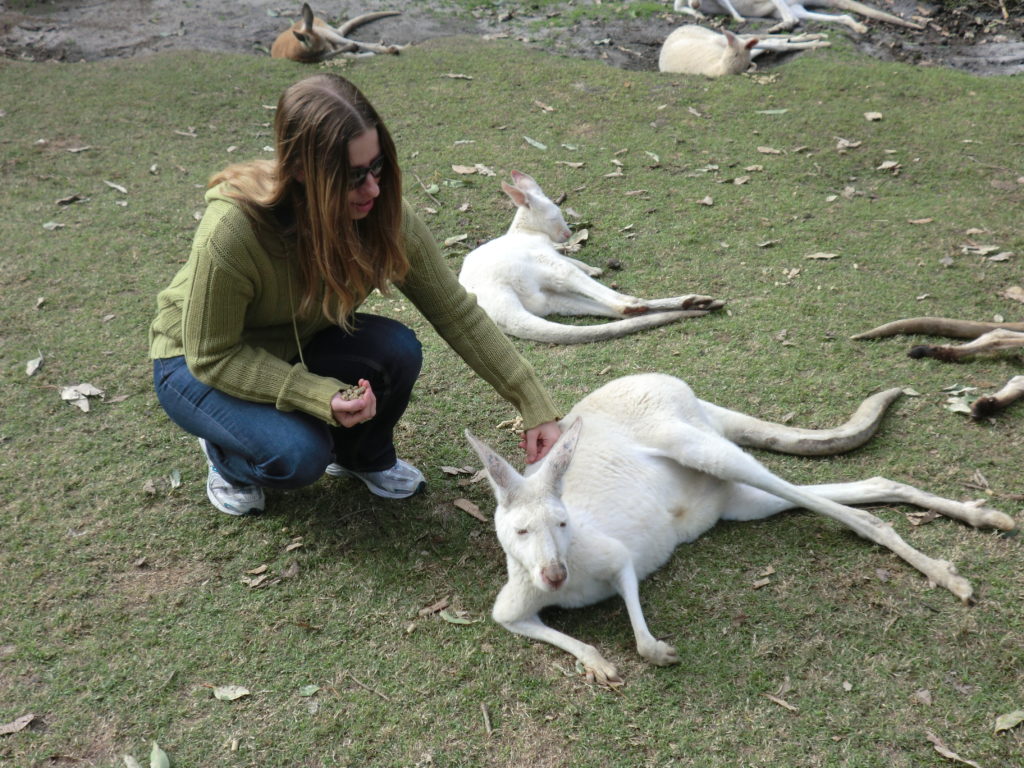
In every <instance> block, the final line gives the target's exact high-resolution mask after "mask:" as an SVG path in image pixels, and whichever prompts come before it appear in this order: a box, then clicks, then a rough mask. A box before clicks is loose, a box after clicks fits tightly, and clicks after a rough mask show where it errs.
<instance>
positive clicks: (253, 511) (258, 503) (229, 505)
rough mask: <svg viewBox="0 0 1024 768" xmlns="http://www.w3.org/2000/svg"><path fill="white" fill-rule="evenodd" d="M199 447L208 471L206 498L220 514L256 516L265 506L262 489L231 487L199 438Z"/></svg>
mask: <svg viewBox="0 0 1024 768" xmlns="http://www.w3.org/2000/svg"><path fill="white" fill-rule="evenodd" d="M199 447H200V448H202V449H203V453H204V454H205V455H206V463H207V465H208V466H209V470H208V471H207V473H206V496H207V498H209V499H210V503H211V504H213V506H215V507H216V508H217V509H219V510H220V511H221V512H225V513H227V514H229V515H235V516H236V517H241V516H243V515H258V514H259V513H260V512H262V511H263V508H264V506H266V501H267V500H266V497H265V496H264V494H263V489H262V488H260V487H259V486H258V485H233V484H232V483H229V482H228V481H227V480H225V479H224V477H223V475H221V473H220V472H218V471H217V468H216V467H215V466H213V462H212V461H211V460H210V452H209V450H208V449H207V447H206V441H205V440H203V439H202V438H199Z"/></svg>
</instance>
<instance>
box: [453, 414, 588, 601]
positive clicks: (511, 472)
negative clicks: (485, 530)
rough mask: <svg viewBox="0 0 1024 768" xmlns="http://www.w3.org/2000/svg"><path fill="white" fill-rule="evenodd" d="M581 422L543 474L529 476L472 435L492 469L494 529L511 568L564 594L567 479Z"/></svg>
mask: <svg viewBox="0 0 1024 768" xmlns="http://www.w3.org/2000/svg"><path fill="white" fill-rule="evenodd" d="M580 428H581V422H580V421H579V420H578V419H577V421H576V422H575V423H574V424H573V425H572V426H571V427H570V428H569V429H568V430H566V431H565V432H564V433H563V434H562V437H561V438H559V440H558V442H557V443H555V445H554V446H553V447H552V448H551V451H550V452H549V453H548V455H547V456H546V457H545V458H544V459H543V460H542V462H541V463H540V465H535V466H537V467H538V468H537V470H536V471H534V472H531V473H530V474H529V475H528V476H526V477H524V476H523V475H521V474H520V473H519V472H517V471H516V470H515V468H514V467H513V466H512V465H511V464H509V463H508V462H507V461H505V459H503V458H502V457H501V456H499V455H498V454H497V453H495V452H494V450H492V449H491V447H490V446H488V445H487V444H486V443H484V442H482V441H481V440H478V439H477V438H476V437H474V436H473V435H472V434H471V433H470V432H469V431H468V430H467V431H466V438H467V439H468V440H469V442H470V445H472V446H473V449H474V450H475V451H476V453H477V455H478V456H479V457H480V460H481V461H483V463H484V468H485V469H486V470H487V479H488V480H489V481H490V483H491V489H492V490H493V491H494V496H495V499H496V500H497V502H498V505H497V508H496V509H495V511H494V527H495V531H496V533H497V535H498V541H500V542H501V547H502V549H504V550H505V554H506V555H507V556H508V558H509V561H510V564H511V563H515V564H517V565H518V567H519V568H521V569H522V570H523V571H524V572H525V573H527V574H528V575H529V578H530V581H531V582H532V583H533V585H534V586H535V587H536V588H537V589H539V590H541V591H544V592H553V591H555V590H557V589H560V588H561V587H562V586H563V585H564V584H565V583H566V582H567V581H568V579H569V577H570V574H569V568H568V564H567V556H568V551H569V545H570V544H571V543H572V533H573V532H572V520H571V518H570V515H569V512H568V510H567V509H566V508H565V505H564V504H563V503H562V498H561V496H562V477H563V476H564V475H565V471H566V469H568V468H569V463H570V461H571V460H572V454H573V452H574V451H575V449H576V442H577V440H578V439H579V433H580Z"/></svg>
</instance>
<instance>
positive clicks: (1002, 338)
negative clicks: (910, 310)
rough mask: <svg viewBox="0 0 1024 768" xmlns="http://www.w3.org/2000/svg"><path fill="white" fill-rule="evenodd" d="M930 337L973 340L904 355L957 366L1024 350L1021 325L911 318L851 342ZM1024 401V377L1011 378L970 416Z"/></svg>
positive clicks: (981, 415) (927, 346)
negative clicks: (920, 336)
mask: <svg viewBox="0 0 1024 768" xmlns="http://www.w3.org/2000/svg"><path fill="white" fill-rule="evenodd" d="M917 333H919V334H930V335H933V336H947V337H950V338H954V339H973V341H970V342H967V343H966V344H919V345H918V346H915V347H911V348H910V351H909V352H907V354H908V355H909V356H910V357H913V358H915V359H921V358H925V357H932V358H935V359H936V360H943V361H945V362H950V363H958V362H961V361H963V360H967V359H968V358H971V357H974V356H976V355H985V354H993V353H996V352H1003V351H1006V350H1020V349H1024V323H984V322H975V321H973V320H950V319H948V318H945V317H910V318H907V319H905V320H895V321H893V322H891V323H886V324H885V325H880V326H878V327H877V328H872V329H871V330H870V331H865V332H864V333H858V334H857V335H856V336H853V337H852V338H854V339H881V338H884V337H886V336H896V335H897V334H917ZM1021 397H1024V376H1014V377H1013V378H1011V379H1010V380H1009V382H1007V383H1006V385H1005V386H1004V387H1003V388H1002V389H1000V390H999V391H998V392H996V393H995V394H994V395H986V396H985V397H979V398H978V399H977V400H975V401H974V403H973V404H972V405H971V416H972V417H974V418H975V419H982V418H985V417H987V416H991V415H992V414H994V413H995V412H996V411H999V410H1002V409H1003V408H1006V407H1007V406H1008V405H1010V404H1012V403H1013V402H1015V401H1017V400H1019V399H1020V398H1021Z"/></svg>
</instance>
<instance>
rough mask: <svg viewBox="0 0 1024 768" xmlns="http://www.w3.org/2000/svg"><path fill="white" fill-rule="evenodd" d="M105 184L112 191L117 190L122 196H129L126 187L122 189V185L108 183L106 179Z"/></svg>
mask: <svg viewBox="0 0 1024 768" xmlns="http://www.w3.org/2000/svg"><path fill="white" fill-rule="evenodd" d="M103 183H104V184H106V185H107V186H108V187H110V188H111V189H116V190H117V191H118V192H120V193H121V194H122V195H127V194H128V190H127V189H125V188H124V187H122V186H121V185H120V184H115V183H114V182H112V181H107V180H106V179H104V180H103Z"/></svg>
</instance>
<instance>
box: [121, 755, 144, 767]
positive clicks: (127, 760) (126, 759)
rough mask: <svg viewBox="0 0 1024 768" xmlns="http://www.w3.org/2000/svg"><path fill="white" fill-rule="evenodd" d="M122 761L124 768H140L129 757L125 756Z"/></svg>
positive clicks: (140, 765)
mask: <svg viewBox="0 0 1024 768" xmlns="http://www.w3.org/2000/svg"><path fill="white" fill-rule="evenodd" d="M122 759H123V760H124V765H125V768H142V764H141V763H139V761H138V760H136V759H135V758H134V757H132V756H131V755H125V756H124V757H123V758H122Z"/></svg>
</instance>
